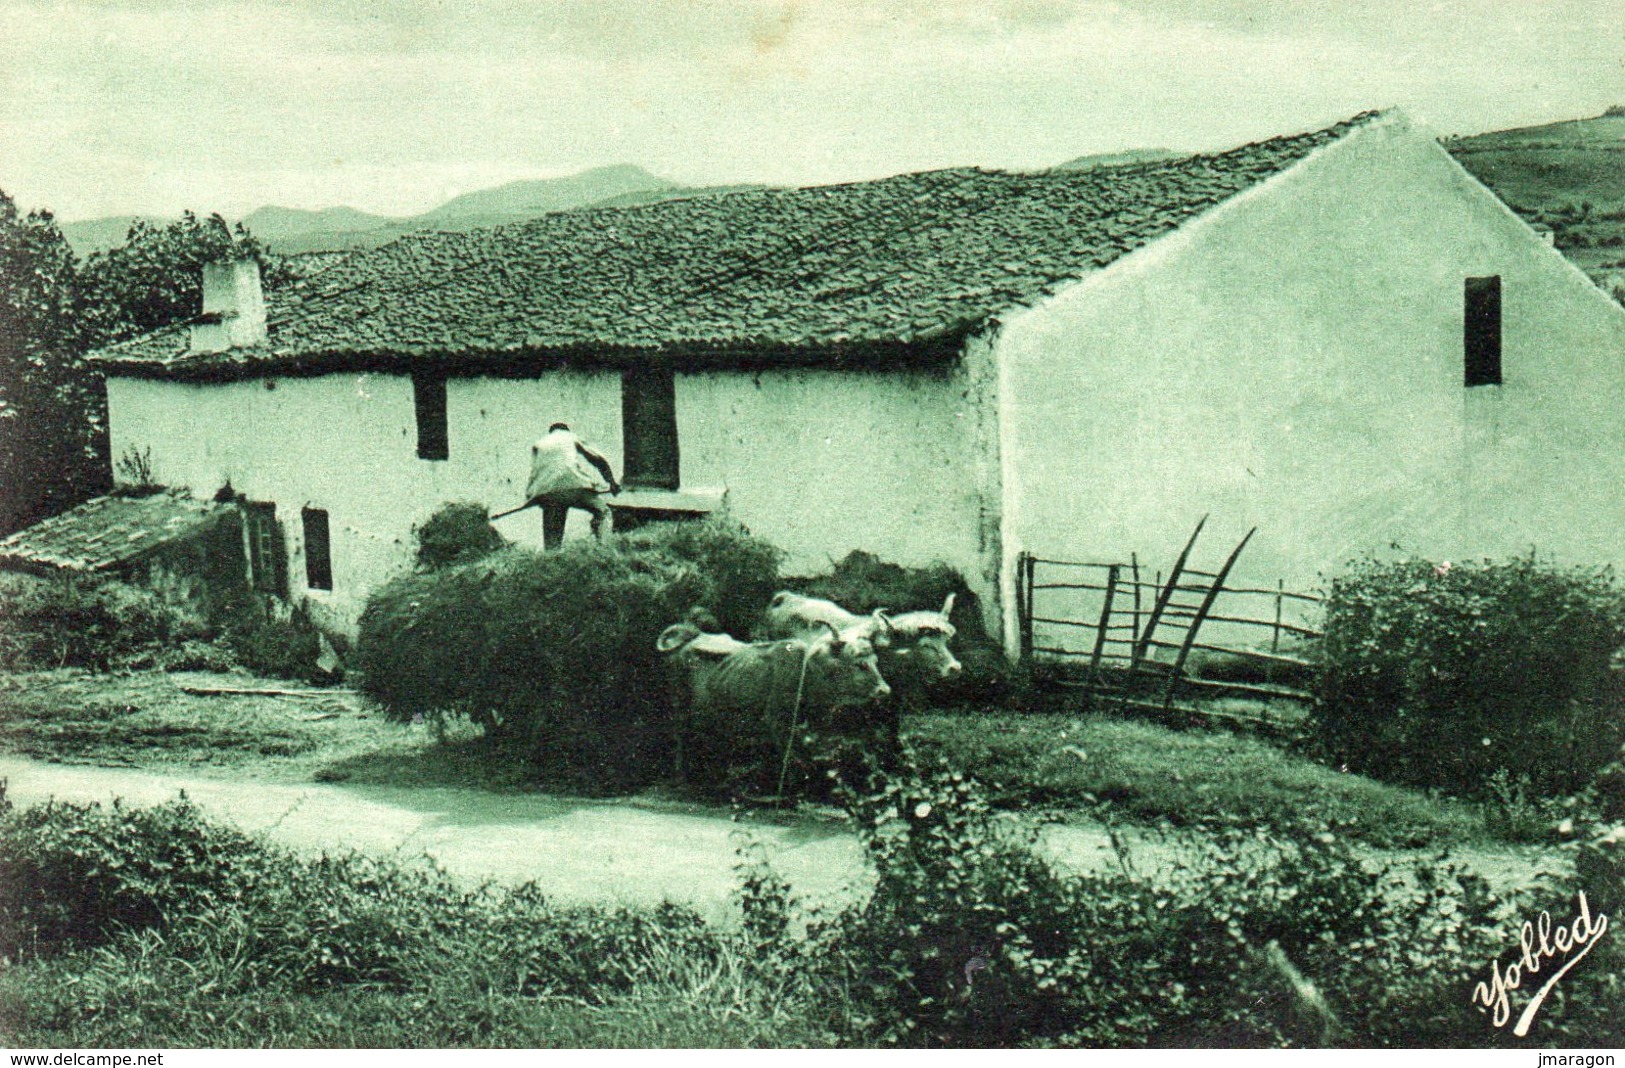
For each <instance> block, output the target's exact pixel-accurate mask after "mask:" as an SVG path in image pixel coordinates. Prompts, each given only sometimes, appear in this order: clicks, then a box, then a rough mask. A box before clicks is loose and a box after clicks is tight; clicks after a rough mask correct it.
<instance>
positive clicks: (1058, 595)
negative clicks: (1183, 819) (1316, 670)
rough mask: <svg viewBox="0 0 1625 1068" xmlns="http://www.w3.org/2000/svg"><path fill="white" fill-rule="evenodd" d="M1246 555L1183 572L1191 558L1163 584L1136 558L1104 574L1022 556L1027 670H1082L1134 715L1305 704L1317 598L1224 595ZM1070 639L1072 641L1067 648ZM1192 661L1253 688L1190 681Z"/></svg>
mask: <svg viewBox="0 0 1625 1068" xmlns="http://www.w3.org/2000/svg"><path fill="white" fill-rule="evenodd" d="M1198 531H1200V527H1198ZM1194 541H1195V536H1194V535H1193V536H1192V543H1194ZM1245 544H1246V539H1243V542H1242V545H1240V546H1237V547H1236V550H1235V552H1233V553H1232V554H1231V555H1230V559H1229V560H1227V561H1226V563H1225V565H1224V566H1222V567H1220V568H1219V569H1218V570H1216V571H1201V570H1197V569H1195V568H1192V567H1190V566H1188V556H1189V549H1190V546H1187V547H1186V550H1187V551H1186V553H1184V554H1182V555H1181V556H1180V558H1179V560H1177V561H1176V562H1175V564H1174V566H1173V567H1172V568H1171V569H1170V571H1169V574H1168V577H1167V578H1166V579H1165V578H1164V576H1163V573H1162V572H1161V571H1157V572H1155V573H1153V574H1151V575H1147V574H1146V573H1145V569H1144V568H1143V567H1142V565H1141V564H1140V561H1139V559H1138V557H1137V556H1131V557H1130V558H1129V560H1128V562H1127V563H1122V562H1117V563H1107V562H1098V561H1081V560H1053V559H1046V558H1043V557H1038V556H1033V555H1031V554H1022V556H1021V557H1020V559H1019V569H1018V572H1017V576H1018V582H1017V589H1016V597H1017V613H1018V618H1019V623H1020V635H1021V651H1022V657H1023V659H1024V660H1032V659H1034V658H1044V659H1049V660H1053V661H1060V662H1067V663H1072V664H1074V665H1077V666H1078V668H1079V669H1080V671H1079V674H1081V675H1082V676H1083V679H1082V682H1081V685H1084V686H1087V687H1088V688H1090V689H1092V690H1095V691H1098V692H1100V693H1102V694H1103V695H1107V696H1112V697H1113V698H1114V699H1115V700H1117V701H1119V702H1120V703H1123V704H1127V705H1140V706H1147V705H1149V706H1151V707H1155V708H1159V709H1166V710H1176V709H1179V710H1183V711H1189V712H1195V713H1197V714H1210V713H1204V712H1202V710H1201V709H1199V708H1196V707H1191V706H1188V705H1176V698H1185V699H1187V700H1189V699H1193V698H1198V697H1201V696H1227V695H1229V696H1248V697H1253V698H1259V699H1266V700H1274V699H1286V700H1294V701H1304V700H1307V699H1308V696H1309V695H1308V693H1307V692H1306V691H1305V690H1303V689H1301V688H1299V687H1296V686H1293V685H1291V684H1290V682H1291V681H1292V680H1293V679H1294V677H1295V676H1301V675H1302V674H1303V673H1304V672H1305V671H1307V670H1308V669H1309V668H1310V667H1311V666H1312V662H1311V661H1310V660H1309V659H1308V658H1306V657H1305V656H1304V655H1302V654H1301V652H1300V651H1299V646H1300V644H1301V642H1302V641H1303V640H1304V639H1312V638H1316V637H1319V634H1320V632H1319V631H1318V630H1317V629H1315V628H1314V627H1313V626H1312V625H1310V623H1309V621H1307V620H1306V619H1305V615H1306V614H1307V612H1306V609H1310V608H1311V606H1316V605H1319V604H1320V603H1321V598H1320V597H1317V596H1315V595H1314V594H1309V593H1300V592H1297V591H1295V590H1288V589H1287V588H1286V585H1285V583H1284V582H1278V583H1277V584H1276V585H1275V586H1274V587H1273V588H1269V587H1256V586H1232V585H1228V584H1227V583H1226V580H1227V576H1228V572H1229V568H1230V565H1231V564H1233V563H1234V561H1235V558H1236V557H1237V556H1238V555H1239V554H1240V552H1241V548H1242V546H1244V545H1245ZM1071 635H1075V636H1076V640H1068V637H1069V636H1071ZM1193 655H1194V659H1195V661H1196V662H1198V663H1201V662H1204V661H1205V662H1206V664H1207V665H1209V666H1211V665H1213V664H1214V662H1215V661H1216V660H1218V661H1222V662H1224V666H1225V667H1227V668H1228V669H1229V670H1228V673H1232V674H1246V675H1249V676H1251V677H1249V678H1247V679H1230V678H1209V677H1203V673H1202V672H1192V671H1188V670H1186V668H1187V664H1189V663H1191V662H1192V659H1193ZM1248 665H1250V667H1249V666H1248ZM1281 677H1285V679H1286V680H1287V681H1286V682H1281V681H1278V679H1280V678H1281ZM1158 690H1160V691H1161V696H1160V699H1157V700H1150V701H1148V700H1146V698H1145V694H1146V693H1147V692H1148V691H1150V692H1152V693H1155V692H1156V691H1158ZM1229 718H1251V717H1245V716H1239V715H1233V716H1230V717H1229Z"/></svg>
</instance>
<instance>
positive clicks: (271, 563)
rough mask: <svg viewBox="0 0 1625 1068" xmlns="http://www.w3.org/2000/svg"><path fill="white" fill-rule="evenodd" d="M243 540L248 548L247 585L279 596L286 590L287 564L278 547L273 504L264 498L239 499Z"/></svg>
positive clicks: (277, 532)
mask: <svg viewBox="0 0 1625 1068" xmlns="http://www.w3.org/2000/svg"><path fill="white" fill-rule="evenodd" d="M242 516H243V541H244V542H245V543H246V547H247V551H248V588H249V589H251V590H253V591H254V592H256V593H269V594H271V595H273V596H276V597H280V596H282V595H283V594H284V593H285V592H286V590H287V563H286V560H285V558H284V556H283V550H282V528H281V526H280V525H279V524H278V523H277V521H276V505H275V504H273V503H270V502H268V501H244V502H242Z"/></svg>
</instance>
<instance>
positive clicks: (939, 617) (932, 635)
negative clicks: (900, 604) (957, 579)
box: [887, 593, 964, 682]
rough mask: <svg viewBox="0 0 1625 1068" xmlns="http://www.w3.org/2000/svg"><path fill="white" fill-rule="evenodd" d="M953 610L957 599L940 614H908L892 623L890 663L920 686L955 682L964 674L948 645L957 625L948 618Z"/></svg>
mask: <svg viewBox="0 0 1625 1068" xmlns="http://www.w3.org/2000/svg"><path fill="white" fill-rule="evenodd" d="M953 610H954V595H953V594H951V593H950V594H949V595H948V599H947V600H945V601H943V602H942V610H941V611H940V612H930V611H925V612H906V613H904V614H903V615H900V616H897V617H896V618H895V619H892V620H891V621H890V622H891V624H892V640H893V648H892V650H891V652H890V653H889V654H888V656H887V660H888V662H891V661H895V663H896V666H897V667H898V668H899V669H901V670H902V671H904V672H906V673H907V674H908V676H910V677H912V678H914V679H917V680H919V681H921V682H937V681H939V680H944V679H952V678H956V677H958V676H959V674H960V673H961V672H963V671H964V666H963V665H961V664H960V662H959V660H958V658H956V657H955V656H954V654H953V650H951V649H949V648H948V643H949V642H950V641H952V640H953V637H954V634H955V633H956V632H955V630H954V625H953V624H952V623H950V622H948V616H949V614H950V613H952V612H953Z"/></svg>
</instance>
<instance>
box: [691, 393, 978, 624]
mask: <svg viewBox="0 0 1625 1068" xmlns="http://www.w3.org/2000/svg"><path fill="white" fill-rule="evenodd" d="M677 420H678V428H679V439H680V446H679V447H680V451H681V466H682V481H683V487H684V488H685V489H702V488H719V489H726V490H727V501H728V507H729V510H730V512H731V513H732V514H733V515H734V516H735V517H736V518H737V519H739V520H740V521H741V522H742V523H744V524H745V526H747V527H749V528H750V529H751V530H752V531H753V532H755V533H756V534H759V535H761V536H762V537H765V538H767V539H768V540H769V541H771V542H773V543H774V544H776V545H779V546H780V547H782V548H783V549H785V550H786V551H787V552H788V553H789V554H790V556H789V559H788V561H787V562H786V564H785V570H786V571H787V572H789V573H792V574H817V573H819V572H823V571H827V570H828V569H829V566H830V562H831V560H839V559H840V558H841V557H843V556H845V555H846V554H847V553H848V552H850V551H852V550H853V549H865V550H868V551H870V552H873V553H877V554H878V555H880V556H882V557H884V558H885V559H887V560H890V561H893V562H896V563H901V564H907V565H922V564H929V563H931V562H933V561H936V560H941V561H944V562H947V563H949V564H952V565H953V566H955V567H958V568H959V569H960V570H962V571H964V572H965V573H966V576H967V578H968V579H969V580H970V581H971V582H972V584H973V586H974V585H975V584H976V583H977V579H978V576H979V575H980V573H981V572H982V570H983V569H982V562H981V559H980V555H979V554H980V541H979V533H978V502H979V500H980V493H981V486H980V483H979V481H978V477H977V474H976V464H977V453H976V449H975V447H974V443H973V435H974V433H975V429H974V428H975V426H976V420H977V415H976V408H975V403H974V398H973V397H972V395H971V393H970V390H969V385H968V383H967V382H966V381H965V379H964V376H963V374H962V373H960V372H954V373H946V372H943V373H935V372H924V371H921V372H895V373H887V374H865V373H852V372H840V371H817V370H802V371H774V372H763V373H761V374H744V373H738V372H719V373H713V374H693V375H683V374H680V375H678V376H677ZM910 607H919V606H910Z"/></svg>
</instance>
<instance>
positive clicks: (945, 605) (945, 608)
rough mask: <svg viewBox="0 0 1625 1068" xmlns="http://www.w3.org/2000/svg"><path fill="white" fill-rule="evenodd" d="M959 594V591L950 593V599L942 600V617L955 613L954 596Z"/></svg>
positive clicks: (945, 617)
mask: <svg viewBox="0 0 1625 1068" xmlns="http://www.w3.org/2000/svg"><path fill="white" fill-rule="evenodd" d="M957 596H959V595H958V594H957V593H950V594H949V595H948V599H947V600H945V601H943V602H942V618H944V619H947V618H948V616H950V615H951V614H953V610H954V598H955V597H957Z"/></svg>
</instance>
